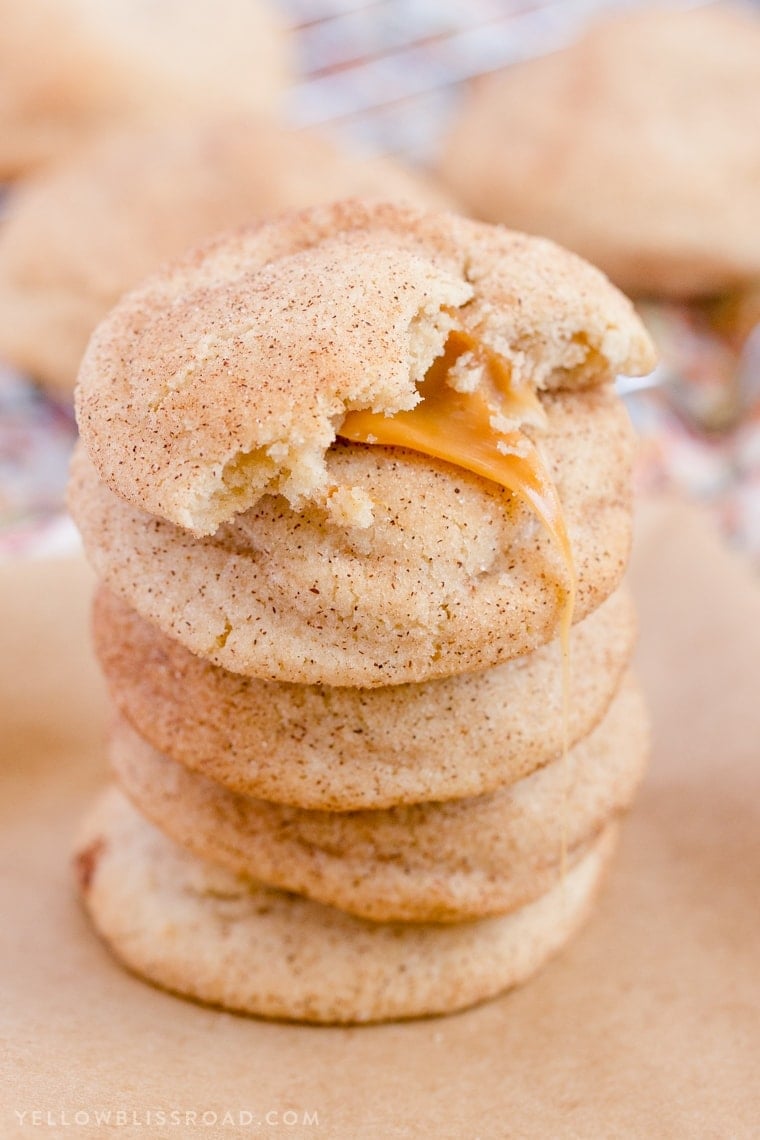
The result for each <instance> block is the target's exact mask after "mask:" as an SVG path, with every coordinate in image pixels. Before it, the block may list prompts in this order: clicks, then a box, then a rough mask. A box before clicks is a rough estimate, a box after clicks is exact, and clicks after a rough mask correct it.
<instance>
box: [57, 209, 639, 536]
mask: <svg viewBox="0 0 760 1140" xmlns="http://www.w3.org/2000/svg"><path fill="white" fill-rule="evenodd" d="M453 341H456V342H457V343H458V344H460V346H461V345H462V344H465V345H467V350H466V351H465V350H463V349H462V348H461V347H460V349H459V350H458V352H457V355H456V359H455V360H454V361H453V362H452V364H451V367H450V369H449V370H448V373H447V375H446V377H444V380H443V383H444V385H445V386H447V387H448V389H449V390H454V391H456V392H457V393H459V394H461V395H466V394H469V395H471V396H475V397H479V398H482V399H484V400H485V399H487V397H488V393H489V391H491V390H492V389H493V388H494V387H495V386H499V385H501V386H502V387H506V388H508V391H507V392H505V393H502V396H503V399H504V400H505V401H506V403H505V405H504V407H505V410H504V411H503V412H502V413H501V414H500V415H499V416H498V417H493V418H494V419H495V420H497V421H498V422H496V424H495V427H496V430H500V431H502V432H503V433H505V436H506V437H507V438H505V439H504V448H505V449H506V450H507V451H509V450H510V448H511V449H512V450H513V452H515V454H517V451H518V449H519V448H521V447H522V448H524V447H525V446H526V440H525V438H524V436H523V435H522V434H521V432H522V429H530V428H532V429H533V430H535V431H537V432H538V433H539V434H540V431H541V421H542V419H543V415H542V409H541V404H540V401H539V399H538V397H537V395H536V393H539V392H544V393H546V392H550V393H555V392H558V391H559V392H564V391H566V390H567V391H572V392H573V393H576V392H578V391H579V390H581V389H587V388H593V387H598V386H599V385H603V384H605V382H608V381H610V380H611V379H613V378H614V376H615V375H616V374H617V373H618V372H633V373H639V372H641V371H646V370H648V369H649V368H651V367H652V364H653V350H652V346H651V342H650V341H649V338H648V336H647V334H646V332H645V330H644V328H643V326H642V324H641V322H640V321H639V319H638V317H637V316H636V314H635V313H634V311H633V308H632V306H631V305H630V302H629V301H627V299H626V298H625V297H623V296H622V294H620V293H618V291H617V290H616V289H614V288H613V287H612V286H611V285H610V284H609V282H608V281H607V280H606V279H605V278H604V277H603V276H602V274H600V273H599V272H598V271H597V270H595V269H594V268H592V267H591V266H590V265H588V264H586V263H585V262H582V261H580V260H579V259H578V258H576V257H574V256H573V255H572V254H569V253H567V252H565V251H564V250H561V249H559V248H558V247H557V246H555V245H553V244H552V243H550V242H546V241H542V240H539V239H536V238H529V237H525V236H524V235H522V234H515V233H511V232H510V231H507V230H504V229H500V228H497V227H493V226H487V225H483V224H481V223H477V222H471V221H468V220H466V219H463V218H458V217H456V216H455V215H453V214H446V213H436V212H425V211H422V210H416V209H414V208H412V207H403V206H400V205H392V204H389V203H382V204H373V203H368V202H361V201H355V202H352V201H347V202H338V203H334V204H332V205H330V206H324V207H315V208H313V209H311V210H305V211H303V212H302V213H300V214H295V215H289V216H285V217H284V218H281V219H279V220H277V221H275V222H273V223H271V224H269V225H265V226H261V227H259V228H258V229H252V230H249V231H247V232H246V231H243V232H239V233H236V234H233V235H231V236H227V237H224V238H221V239H219V240H218V241H216V242H215V243H213V244H212V245H210V246H209V247H207V248H206V250H205V251H200V252H196V253H194V254H191V255H188V257H187V258H186V259H184V260H182V261H179V262H177V263H175V264H174V265H173V266H171V267H165V268H164V269H163V270H162V271H160V272H157V273H156V274H155V275H154V276H153V277H152V278H150V279H149V280H148V281H146V282H144V283H143V285H142V286H140V287H138V288H137V289H135V290H134V292H132V293H131V294H128V295H127V296H126V297H125V298H123V299H122V301H121V302H120V303H119V304H118V305H117V306H116V308H114V309H113V310H112V311H111V313H110V314H109V316H108V317H107V318H106V319H105V320H104V321H103V322H102V323H101V324H100V325H99V326H98V329H97V330H96V332H95V333H94V335H93V337H92V339H91V341H90V344H89V346H88V349H87V351H86V353H85V356H84V359H83V362H82V367H81V369H80V373H79V384H78V389H77V412H78V421H79V427H80V432H81V435H82V439H83V441H84V444H85V447H86V449H87V451H88V453H89V455H90V458H91V459H92V461H93V463H94V465H95V468H96V470H97V472H98V475H99V477H100V479H101V480H102V481H103V482H104V483H106V484H107V485H108V486H109V487H110V488H111V489H112V490H113V491H115V492H116V493H117V494H119V495H121V496H122V497H123V498H124V499H126V500H128V501H129V502H130V503H132V505H133V506H135V507H138V508H140V509H141V510H143V511H146V512H148V513H149V514H151V515H155V516H157V517H158V518H162V519H164V520H166V521H169V522H173V523H176V524H177V525H178V526H181V527H185V528H187V529H188V530H190V531H192V532H193V533H194V534H195V535H198V536H204V535H211V534H213V533H214V532H215V531H216V530H217V529H218V528H219V526H220V525H221V524H222V523H224V522H229V521H230V520H231V519H233V518H234V517H235V516H238V515H240V514H241V513H242V512H244V511H246V510H247V509H248V508H249V507H252V506H255V505H256V504H257V503H258V502H259V500H260V499H261V497H262V495H264V494H270V495H271V494H279V495H282V496H283V497H284V498H285V499H286V500H287V501H288V503H289V504H290V505H291V506H292V507H293V508H295V509H296V510H297V511H301V510H303V509H305V508H317V509H319V510H326V511H327V512H328V514H330V515H331V516H332V517H334V518H336V519H337V520H338V521H339V522H340V521H347V522H349V523H350V524H351V525H352V526H353V527H355V528H358V527H364V528H367V529H368V528H369V527H370V526H371V525H372V521H373V512H372V496H371V494H370V493H369V492H368V489H367V488H366V486H359V485H358V484H359V483H361V480H360V478H359V476H358V473H357V476H356V481H352V480H351V479H347V478H345V475H344V478H342V479H341V478H336V475H337V473H335V472H330V471H329V469H328V462H327V454H328V449H329V448H330V445H331V444H332V443H333V442H334V441H335V438H336V435H337V434H338V433H339V431H340V430H341V429H342V427H344V426H345V425H344V423H343V421H344V420H345V418H346V416H347V413H349V412H356V411H360V410H368V411H371V412H373V413H377V414H380V415H383V416H384V417H388V416H393V415H394V414H395V413H398V412H402V411H406V410H410V409H412V408H414V407H415V406H416V405H418V404H419V403H420V402H421V400H422V396H421V393H420V390H419V385H421V384H422V382H423V381H424V380H425V379H426V377H427V375H428V374H429V372H430V371H431V367H432V366H433V364H434V362H440V360H441V358H442V357H443V356H444V353H445V350H446V349H447V347H448V346H449V345H450V344H451V343H452V342H453ZM492 358H495V363H494V362H493V360H492ZM447 367H448V366H447ZM494 371H496V372H498V373H499V376H498V377H494ZM439 379H440V378H439ZM577 413H578V414H577V415H576V416H575V418H576V419H577V420H583V418H584V415H585V413H586V409H584V408H583V406H582V405H581V404H579V405H578V409H577ZM493 427H494V423H492V424H491V428H493ZM510 433H512V434H515V433H516V434H517V435H518V436H519V437H520V438H519V440H518V441H513V440H512V439H511V435H510ZM615 434H616V433H615V431H614V429H613V442H612V449H613V450H614V449H615V442H616V440H615ZM617 434H618V435H619V434H620V432H619V431H618V432H617ZM550 454H551V452H550ZM621 462H622V463H623V465H625V458H622V459H621ZM345 474H346V475H347V474H348V473H345ZM452 478H453V476H452ZM377 529H378V528H377V526H376V527H375V530H377Z"/></svg>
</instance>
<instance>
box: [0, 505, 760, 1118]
mask: <svg viewBox="0 0 760 1140" xmlns="http://www.w3.org/2000/svg"><path fill="white" fill-rule="evenodd" d="M633 581H634V585H635V588H636V592H637V594H638V600H639V605H640V614H641V626H642V634H641V645H640V654H639V656H640V673H641V676H642V679H643V682H644V685H645V688H646V690H647V693H648V696H649V700H650V704H651V709H652V712H653V717H654V729H655V748H654V758H653V763H652V767H651V770H650V773H649V776H648V778H647V780H646V783H645V786H644V788H643V789H642V792H641V794H640V797H639V800H638V803H637V806H636V808H635V810H634V811H633V813H632V815H631V816H630V818H629V819H628V821H627V823H626V825H625V828H624V834H623V842H622V849H621V851H620V853H619V856H618V858H617V861H616V863H615V865H614V868H613V871H612V873H611V876H610V879H609V881H608V883H607V885H606V887H605V889H604V892H603V894H602V896H601V898H600V901H599V905H598V908H597V910H596V912H595V914H594V916H593V918H592V919H591V921H590V922H589V924H588V925H587V927H586V928H585V929H584V931H583V932H582V933H581V935H580V936H579V937H578V938H577V939H576V940H575V941H574V942H573V943H572V945H571V946H570V947H568V949H567V950H566V951H565V952H563V953H562V954H561V955H560V956H559V957H558V958H557V959H555V960H554V961H553V962H552V963H551V964H550V965H549V966H548V967H547V968H546V969H545V970H544V971H543V972H542V973H541V974H540V975H539V976H538V977H536V978H535V979H534V980H533V981H532V982H531V983H529V984H528V985H526V986H525V987H524V988H522V989H520V990H518V991H516V992H514V993H512V994H507V995H505V996H504V997H502V998H500V999H498V1000H496V1001H493V1002H490V1003H488V1004H486V1005H484V1006H482V1007H480V1008H477V1009H474V1010H470V1011H469V1012H466V1013H463V1014H459V1015H457V1016H453V1017H448V1018H440V1019H431V1020H427V1021H418V1022H411V1023H406V1024H398V1025H388V1026H379V1027H370V1028H358V1029H324V1028H309V1027H303V1026H292V1025H279V1024H273V1023H266V1022H261V1021H256V1020H248V1019H245V1018H241V1017H235V1016H232V1015H229V1014H225V1013H220V1012H218V1011H215V1010H210V1009H204V1008H202V1007H200V1006H196V1005H193V1004H191V1003H189V1002H186V1001H183V1000H181V999H179V998H176V997H172V996H170V995H168V994H165V993H162V992H160V991H158V990H156V989H153V988H151V987H150V986H148V985H146V984H145V983H143V982H141V981H139V980H137V979H136V978H134V977H132V976H130V975H129V974H127V973H126V972H125V971H124V970H123V969H122V968H121V967H119V966H118V965H117V964H116V963H115V962H114V961H113V960H112V959H111V957H110V956H109V954H108V952H107V951H106V950H105V949H104V947H103V946H102V945H101V944H100V943H99V942H98V940H97V938H96V937H95V936H94V935H93V933H92V931H91V930H90V928H89V927H88V925H87V923H86V921H85V918H84V916H83V915H82V913H81V911H80V909H79V906H78V903H77V900H76V897H75V894H74V890H73V886H72V881H71V876H70V871H69V865H68V850H69V845H70V841H71V836H72V833H73V832H74V830H75V828H76V823H77V819H78V817H79V816H80V815H81V813H82V811H83V809H84V808H85V806H86V804H87V802H88V801H89V799H90V797H91V795H92V793H93V792H94V791H95V789H96V788H97V786H98V785H99V784H100V783H102V781H103V780H104V772H105V764H104V760H103V753H102V732H103V724H104V719H105V710H104V695H103V687H102V683H101V682H100V680H99V678H98V676H97V673H96V670H95V667H94V664H93V661H92V659H91V655H90V652H89V648H88V642H87V629H86V626H87V597H88V594H89V590H90V587H91V580H90V576H89V573H88V572H87V571H86V570H85V569H84V566H83V564H82V562H81V561H79V560H75V559H73V560H69V561H66V562H55V563H51V562H48V563H37V564H16V565H6V566H3V567H0V608H1V610H2V614H1V621H2V626H1V628H2V645H3V654H2V664H1V666H0V778H1V779H2V800H1V804H0V812H1V813H2V828H1V832H0V922H1V923H2V929H1V930H0V955H1V957H0V965H1V967H2V985H3V993H2V999H1V1000H0V1018H1V1019H2V1032H3V1038H4V1044H3V1046H2V1049H3V1053H4V1060H3V1065H2V1070H3V1074H4V1075H3V1087H2V1093H1V1095H0V1137H3V1138H5V1137H16V1136H30V1135H46V1136H58V1135H60V1136H72V1135H91V1134H103V1133H108V1134H113V1135H118V1136H121V1137H128V1136H129V1137H132V1136H136V1137H148V1136H150V1137H152V1136H171V1135H174V1136H185V1135H203V1136H217V1135H218V1136H230V1135H260V1136H266V1135H271V1134H274V1135H283V1134H284V1135H286V1136H298V1137H301V1136H309V1137H330V1138H332V1137H336V1138H343V1137H346V1138H349V1137H350V1138H359V1137H372V1138H374V1137H407V1136H408V1137H452V1138H457V1140H459V1138H465V1137H467V1138H475V1137H482V1138H486V1137H489V1138H490V1137H520V1138H523V1137H540V1138H542V1140H543V1138H555V1137H563V1138H564V1137H579V1138H583V1140H589V1138H596V1137H605V1138H607V1137H646V1138H647V1140H651V1138H666V1137H673V1138H674V1140H675V1138H677V1140H684V1138H687V1137H688V1138H691V1137H700V1138H702V1137H715V1138H721V1140H724V1138H729V1137H730V1138H741V1137H756V1136H758V1135H759V1134H760V1091H759V1083H758V1081H759V1078H758V1073H759V1072H760V996H759V990H760V587H759V586H758V583H757V581H756V580H755V579H754V578H753V576H752V574H751V572H750V570H749V568H748V567H746V566H745V565H744V564H743V562H741V561H740V559H739V558H738V557H737V556H735V555H732V554H730V553H729V552H728V551H726V550H725V549H723V548H722V547H721V545H720V543H719V541H718V539H717V538H716V537H715V536H714V535H713V534H712V532H711V530H710V527H709V524H708V523H707V522H706V521H705V520H704V519H703V518H702V517H701V516H699V515H698V514H697V513H696V512H695V511H693V510H689V509H686V508H684V507H681V506H677V505H673V504H668V505H660V506H658V507H657V508H649V509H648V510H646V511H645V512H643V517H642V518H641V525H640V528H639V539H638V546H637V550H636V555H635V558H634V567H633ZM161 1112H163V1113H165V1117H164V1118H163V1119H162V1117H161V1115H160V1113H161ZM97 1113H102V1114H108V1113H110V1119H111V1123H110V1125H98V1123H97V1117H96V1114H97ZM119 1113H121V1115H119ZM172 1113H175V1115H174V1116H172V1115H171V1114H172ZM193 1113H195V1118H193V1115H192V1114H193ZM23 1114H26V1115H23ZM204 1114H205V1115H204ZM304 1114H307V1115H306V1117H304ZM214 1121H215V1123H214Z"/></svg>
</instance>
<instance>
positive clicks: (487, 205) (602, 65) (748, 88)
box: [442, 5, 760, 296]
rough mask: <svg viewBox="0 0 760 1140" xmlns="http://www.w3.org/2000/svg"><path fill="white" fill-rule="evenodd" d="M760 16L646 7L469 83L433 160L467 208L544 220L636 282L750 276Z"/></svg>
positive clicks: (707, 282) (624, 279)
mask: <svg viewBox="0 0 760 1140" xmlns="http://www.w3.org/2000/svg"><path fill="white" fill-rule="evenodd" d="M758 60H760V18H758V16H757V15H756V14H752V13H751V12H750V11H748V10H746V9H745V10H742V9H738V8H736V9H732V8H731V7H730V6H728V7H727V6H724V5H720V6H712V5H711V6H709V7H706V8H703V9H700V10H697V11H672V10H667V11H666V10H662V8H659V7H650V8H646V9H644V10H642V11H638V12H633V13H627V14H626V15H625V16H622V17H617V18H615V19H611V20H609V21H606V22H604V23H600V24H598V25H597V26H596V27H594V28H592V29H591V30H590V31H589V32H588V34H587V35H586V36H585V37H584V38H583V39H582V40H580V41H579V42H578V43H576V44H574V45H572V46H571V47H569V48H567V49H566V50H564V51H561V52H557V53H555V54H553V55H549V56H545V57H543V58H540V59H534V60H531V61H529V62H526V63H523V64H520V65H519V66H516V67H512V68H510V69H509V70H507V71H504V72H501V73H499V74H495V75H493V76H490V77H488V78H486V79H484V80H482V81H480V83H479V84H478V85H477V86H476V87H475V88H474V90H473V92H472V94H471V95H470V97H469V100H468V101H467V102H466V103H465V106H464V108H463V110H462V112H461V114H460V116H459V118H458V119H457V121H456V122H455V125H454V127H453V129H452V131H451V132H450V135H449V137H448V140H447V142H446V145H445V150H444V155H443V159H442V171H443V173H444V175H445V177H446V179H447V181H448V183H449V184H450V185H451V186H452V187H453V188H455V189H456V191H457V192H458V194H459V195H460V197H461V199H462V200H463V201H464V202H465V203H467V204H468V205H469V206H470V208H471V209H472V210H473V212H474V213H475V214H477V215H478V216H479V217H483V218H486V219H488V220H490V221H502V222H505V223H507V224H508V225H511V226H516V227H518V228H520V229H525V230H528V231H529V232H532V233H541V234H546V235H547V236H549V237H552V238H554V239H556V240H557V241H560V242H562V243H563V244H564V245H566V246H568V248H570V249H573V250H575V251H577V252H578V253H580V254H582V255H583V256H584V257H588V258H589V259H590V260H591V261H593V262H594V264H595V265H599V266H600V267H601V268H602V269H603V270H604V271H605V272H606V273H608V274H609V275H610V277H611V278H612V280H613V281H615V282H616V283H617V284H618V285H619V286H620V287H621V288H623V289H625V290H626V291H628V292H632V293H637V294H670V295H674V296H697V295H700V294H709V293H714V292H718V291H721V290H724V289H727V288H731V287H734V286H738V285H742V284H743V283H744V282H746V281H747V280H748V279H751V278H756V277H758V276H760V228H758V225H757V218H758V213H760V132H759V131H758V122H760V66H758Z"/></svg>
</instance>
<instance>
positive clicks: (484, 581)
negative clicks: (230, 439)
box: [69, 386, 634, 687]
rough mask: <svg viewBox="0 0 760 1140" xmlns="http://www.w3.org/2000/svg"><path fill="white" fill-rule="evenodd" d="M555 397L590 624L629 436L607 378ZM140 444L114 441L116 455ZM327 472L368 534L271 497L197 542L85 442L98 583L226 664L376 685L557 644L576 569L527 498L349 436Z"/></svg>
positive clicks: (82, 517)
mask: <svg viewBox="0 0 760 1140" xmlns="http://www.w3.org/2000/svg"><path fill="white" fill-rule="evenodd" d="M545 406H546V413H547V427H546V429H545V430H544V432H543V433H542V435H541V441H542V451H543V454H544V456H545V458H546V462H547V465H548V467H549V469H550V471H551V473H552V476H553V478H554V482H555V485H556V488H557V493H558V496H559V499H560V501H561V503H562V506H563V509H564V515H565V518H566V520H567V528H568V532H569V538H570V543H571V547H572V551H573V556H574V560H575V569H576V572H577V579H578V588H577V597H576V604H575V618H576V620H581V619H582V618H583V617H585V616H587V615H588V614H589V613H591V612H592V611H593V610H594V609H595V608H596V607H597V606H598V605H600V604H601V602H603V601H604V599H605V598H606V597H608V596H609V595H610V594H611V593H612V592H613V590H615V589H616V587H617V586H618V584H619V582H620V579H621V577H622V574H623V571H624V569H625V563H626V560H627V557H628V551H629V544H630V536H631V498H630V494H631V492H630V473H631V462H632V458H633V447H634V440H633V432H632V429H631V427H630V424H629V421H628V418H627V414H626V412H625V409H624V408H623V406H622V404H621V402H620V401H619V400H618V398H617V397H616V396H615V395H614V393H613V392H612V391H611V390H610V388H609V386H604V387H599V388H591V389H585V390H583V391H578V392H572V393H567V392H563V393H560V394H557V395H551V396H548V397H546V398H545ZM191 434H192V433H191ZM188 443H189V441H188ZM140 446H141V445H140V443H139V441H138V440H135V443H134V449H135V451H136V452H138V453H139V452H140ZM199 446H202V445H199ZM130 450H131V449H129V448H125V446H124V444H123V443H121V444H120V445H119V446H118V447H117V446H116V445H115V444H114V445H113V446H112V448H111V454H112V456H116V455H126V454H127V453H128V452H129V451H130ZM325 469H326V472H327V478H328V480H329V481H330V482H331V483H332V484H334V485H335V486H338V487H344V488H354V489H356V490H357V491H358V493H360V494H361V495H362V496H364V497H366V500H367V501H368V502H369V503H370V504H371V508H372V514H373V523H372V525H371V526H370V527H367V528H364V527H360V526H356V525H353V524H352V523H350V522H349V523H341V522H339V521H338V520H337V519H336V517H335V514H334V513H333V514H332V515H329V514H327V513H326V512H325V511H324V510H323V509H321V508H320V507H317V506H314V505H311V504H305V505H304V506H303V507H302V509H300V510H296V509H294V508H293V507H292V506H290V504H289V503H288V502H287V500H286V499H285V498H284V497H282V496H274V495H264V496H263V497H262V498H260V499H258V501H257V502H256V504H255V505H254V506H253V507H250V508H249V509H248V510H247V511H246V512H245V513H244V514H241V515H239V516H238V517H236V518H234V519H233V521H231V522H229V523H225V524H223V525H222V526H220V527H219V529H218V530H217V532H216V534H215V535H213V536H211V537H205V538H200V539H199V538H197V537H195V536H194V535H193V534H192V533H191V532H190V531H189V530H186V529H183V528H182V527H178V526H174V525H172V524H171V523H168V522H166V521H164V520H162V519H158V518H155V517H153V516H151V515H149V514H147V513H145V511H142V510H139V509H138V508H136V507H134V506H132V505H130V504H129V503H127V502H126V501H125V500H124V499H122V498H120V497H119V496H118V495H116V494H114V493H113V492H112V491H110V490H109V489H108V488H107V487H106V486H105V484H103V483H102V482H100V481H99V480H98V477H97V473H96V471H95V469H94V468H93V466H92V464H91V462H90V461H89V459H88V458H87V456H86V454H85V452H84V450H83V449H82V448H80V450H79V452H78V454H77V455H76V456H75V459H74V463H73V466H72V481H71V484H70V488H69V504H70V507H71V510H72V513H73V515H74V519H75V521H76V523H77V525H78V526H79V529H80V531H81V534H82V538H83V540H84V545H85V550H86V551H87V554H88V557H89V559H90V561H91V562H92V564H93V566H94V568H95V570H96V573H97V574H98V577H99V578H100V579H101V581H103V582H104V583H105V584H106V585H107V586H108V587H109V589H111V590H112V591H113V592H114V593H116V594H118V595H119V596H120V597H122V598H124V599H125V600H126V601H128V602H129V604H130V605H132V606H133V607H134V608H135V609H136V610H137V611H138V612H139V613H140V614H142V616H143V617H145V618H148V619H149V620H151V621H153V622H154V623H155V624H157V625H158V626H160V628H161V629H162V630H163V631H164V632H165V633H167V634H169V635H170V636H173V637H175V638H176V639H177V640H179V641H180V642H182V644H184V645H185V646H186V647H187V648H189V649H190V650H192V651H193V652H194V653H197V654H199V655H201V656H203V657H206V658H207V659H208V660H210V661H212V662H214V663H215V664H217V665H221V666H222V667H223V668H225V669H229V670H231V671H233V672H237V673H244V674H248V675H251V676H258V677H265V678H268V679H270V680H277V681H290V682H301V683H305V684H328V685H362V686H365V687H372V686H376V685H388V684H397V683H401V682H407V681H425V680H429V679H431V678H433V677H443V676H449V675H452V674H454V673H461V672H467V671H472V670H476V669H482V668H485V667H487V666H490V665H494V664H496V663H498V662H500V661H504V660H506V659H508V658H511V657H515V656H518V655H520V654H524V653H528V652H530V651H531V650H534V649H536V648H538V647H539V646H540V645H542V644H545V643H546V642H547V641H549V640H551V639H552V637H553V636H554V634H555V633H556V630H557V627H558V622H559V619H560V616H561V614H562V612H563V610H564V606H565V599H566V587H567V567H566V566H565V564H564V563H563V562H562V560H561V558H560V557H559V555H558V553H557V550H556V547H555V545H554V543H553V542H552V539H551V537H550V536H549V534H548V533H547V531H546V529H545V528H544V527H543V526H542V525H541V524H540V523H539V521H538V520H537V518H536V517H535V515H534V514H533V513H532V511H531V510H530V509H529V508H528V506H526V505H525V504H524V503H523V502H522V501H521V500H520V499H519V498H518V497H517V496H514V495H512V494H510V493H509V492H508V491H506V490H505V489H504V488H502V487H500V486H499V485H498V484H497V483H495V482H491V481H487V480H485V479H482V478H480V477H479V476H476V475H472V474H470V473H468V472H467V471H464V470H462V469H460V468H458V467H456V466H453V465H452V464H449V463H445V462H442V461H438V460H434V459H431V458H430V457H429V456H426V455H422V454H419V453H417V452H412V451H407V450H405V449H401V448H394V449H391V448H386V447H377V446H364V445H359V444H343V443H339V444H337V445H333V446H332V447H331V448H330V449H329V451H328V452H327V455H326V457H325ZM145 470H146V472H147V471H148V470H149V467H148V464H147V463H145Z"/></svg>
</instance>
